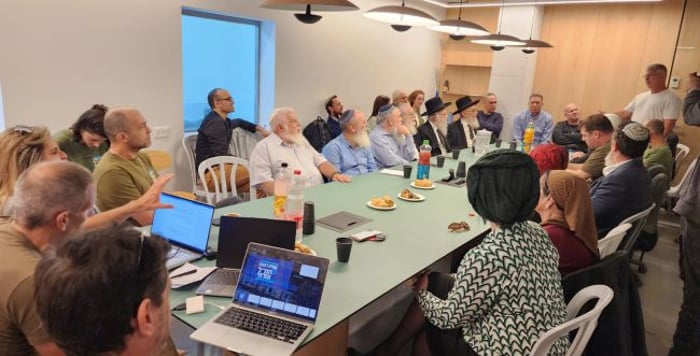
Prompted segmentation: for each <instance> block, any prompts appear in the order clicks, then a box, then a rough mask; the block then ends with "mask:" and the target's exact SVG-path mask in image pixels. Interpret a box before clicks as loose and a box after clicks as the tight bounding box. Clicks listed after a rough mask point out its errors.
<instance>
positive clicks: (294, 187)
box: [284, 169, 307, 243]
mask: <svg viewBox="0 0 700 356" xmlns="http://www.w3.org/2000/svg"><path fill="white" fill-rule="evenodd" d="M306 181H307V179H305V178H304V177H302V175H301V171H300V170H298V169H297V170H294V176H292V184H291V185H290V187H289V194H288V195H287V203H286V204H285V207H284V219H285V220H290V221H294V222H295V223H296V224H297V233H296V242H297V243H300V242H301V235H302V221H303V220H304V188H306Z"/></svg>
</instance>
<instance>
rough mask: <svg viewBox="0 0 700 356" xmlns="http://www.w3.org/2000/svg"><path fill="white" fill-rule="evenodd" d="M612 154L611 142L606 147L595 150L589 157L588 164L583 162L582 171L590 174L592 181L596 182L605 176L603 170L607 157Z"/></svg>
mask: <svg viewBox="0 0 700 356" xmlns="http://www.w3.org/2000/svg"><path fill="white" fill-rule="evenodd" d="M608 153H610V142H608V143H606V144H605V145H604V146H600V147H598V148H595V149H593V152H591V153H590V155H588V159H587V160H586V162H583V166H581V170H582V171H584V172H586V173H588V174H589V175H590V176H591V180H596V179H598V178H599V177H600V176H602V175H603V168H605V156H607V155H608Z"/></svg>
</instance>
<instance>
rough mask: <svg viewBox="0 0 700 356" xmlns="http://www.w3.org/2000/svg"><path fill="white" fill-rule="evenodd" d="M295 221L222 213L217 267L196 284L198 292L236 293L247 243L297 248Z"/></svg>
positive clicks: (213, 293) (221, 294)
mask: <svg viewBox="0 0 700 356" xmlns="http://www.w3.org/2000/svg"><path fill="white" fill-rule="evenodd" d="M295 236H296V223H295V222H293V221H286V220H273V219H262V218H246V217H233V216H222V217H221V226H220V227H219V244H218V247H217V249H216V251H217V254H216V267H217V269H216V271H214V273H212V274H210V275H209V276H208V277H207V278H206V279H205V280H204V282H202V284H201V285H200V286H199V288H197V292H196V293H197V294H201V295H211V296H215V297H228V298H231V297H233V291H234V290H235V289H236V283H238V276H239V275H240V271H241V270H240V268H241V266H242V265H243V258H244V257H245V252H246V249H247V248H248V244H249V243H251V242H257V243H259V244H263V245H270V246H275V247H281V248H286V249H288V250H293V249H294V237H295Z"/></svg>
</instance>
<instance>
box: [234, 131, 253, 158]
mask: <svg viewBox="0 0 700 356" xmlns="http://www.w3.org/2000/svg"><path fill="white" fill-rule="evenodd" d="M258 141H260V136H258V135H257V134H256V133H252V132H249V131H246V130H243V129H241V128H236V129H234V130H233V132H232V135H231V144H230V146H229V147H230V149H231V154H232V155H234V156H236V157H240V158H243V159H249V158H250V152H251V151H253V148H254V147H255V145H256V144H257V143H258Z"/></svg>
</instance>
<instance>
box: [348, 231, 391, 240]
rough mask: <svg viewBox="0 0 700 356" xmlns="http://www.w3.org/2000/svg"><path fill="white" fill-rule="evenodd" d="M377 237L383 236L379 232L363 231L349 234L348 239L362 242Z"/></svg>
mask: <svg viewBox="0 0 700 356" xmlns="http://www.w3.org/2000/svg"><path fill="white" fill-rule="evenodd" d="M377 235H383V233H382V232H381V231H379V230H365V231H360V232H356V233H354V234H350V238H351V239H353V240H355V241H357V242H362V241H365V240H367V239H369V238H371V237H375V236H377Z"/></svg>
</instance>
